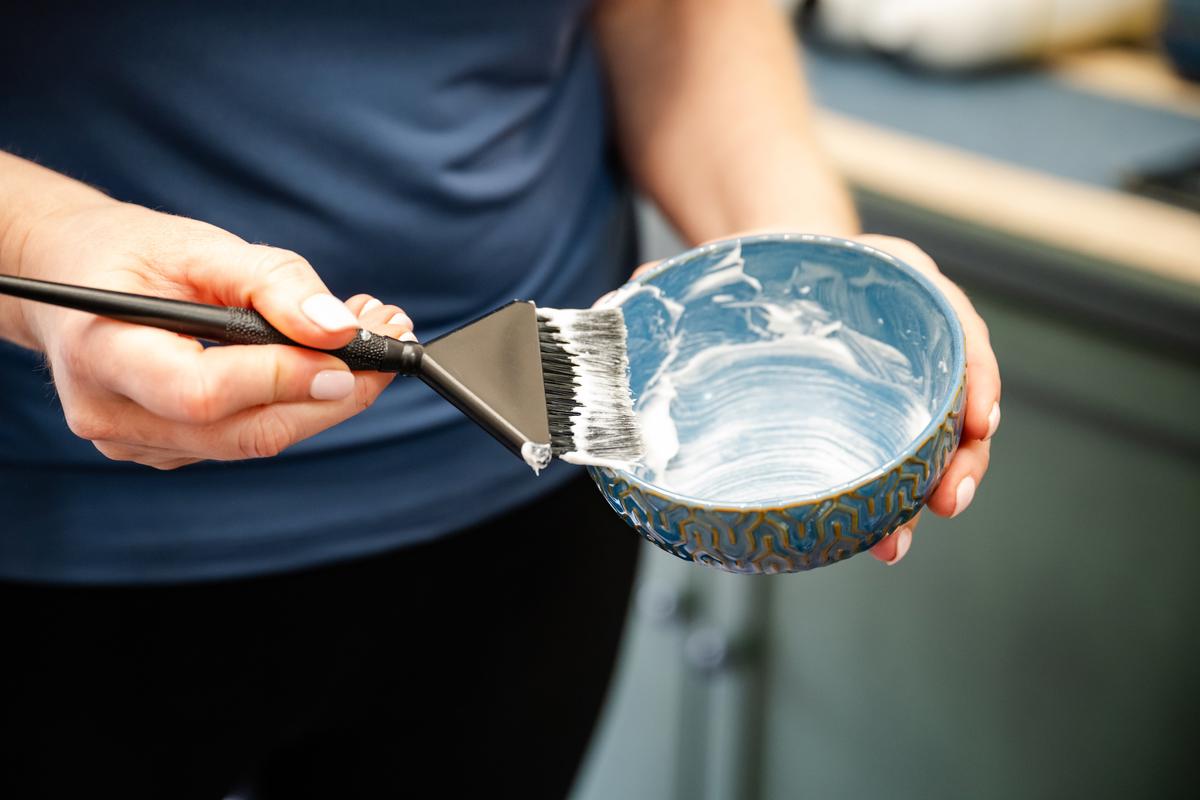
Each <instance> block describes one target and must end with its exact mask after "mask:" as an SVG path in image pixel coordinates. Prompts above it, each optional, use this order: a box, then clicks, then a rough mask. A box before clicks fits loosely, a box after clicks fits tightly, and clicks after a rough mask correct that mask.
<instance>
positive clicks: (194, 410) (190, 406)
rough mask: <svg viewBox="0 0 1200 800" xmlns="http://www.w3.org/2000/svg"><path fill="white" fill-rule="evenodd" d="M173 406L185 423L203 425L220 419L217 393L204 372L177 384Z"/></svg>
mask: <svg viewBox="0 0 1200 800" xmlns="http://www.w3.org/2000/svg"><path fill="white" fill-rule="evenodd" d="M175 404H176V406H177V407H178V408H179V414H180V416H181V417H182V418H183V419H184V420H185V421H187V422H190V423H193V424H196V425H203V424H207V423H209V422H215V421H216V420H217V419H219V418H220V413H219V409H218V407H217V392H216V391H215V389H214V387H213V384H212V381H211V380H209V378H208V375H207V373H206V372H204V371H197V372H196V373H194V374H193V375H192V376H191V377H189V378H187V379H185V380H183V381H181V382H180V384H179V388H178V391H177V393H176V396H175Z"/></svg>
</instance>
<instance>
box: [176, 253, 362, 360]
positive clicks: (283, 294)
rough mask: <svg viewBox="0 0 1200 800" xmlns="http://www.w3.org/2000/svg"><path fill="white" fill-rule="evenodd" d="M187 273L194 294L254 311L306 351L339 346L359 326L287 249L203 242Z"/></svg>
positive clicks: (305, 264) (189, 261)
mask: <svg viewBox="0 0 1200 800" xmlns="http://www.w3.org/2000/svg"><path fill="white" fill-rule="evenodd" d="M186 274H187V280H188V282H189V283H191V284H192V285H193V286H194V287H195V288H196V289H197V291H199V292H203V293H207V294H210V295H211V296H212V297H214V298H215V300H216V301H217V302H220V303H224V304H226V305H231V306H242V307H246V308H254V309H256V310H258V311H259V312H260V313H261V314H262V315H263V316H265V317H266V318H267V320H268V321H270V323H271V324H272V325H274V326H275V327H276V328H278V329H279V330H280V331H282V332H283V333H284V334H285V335H286V336H288V337H290V338H292V339H294V340H296V341H297V342H300V343H302V344H306V345H308V346H310V347H319V348H321V349H325V350H332V349H336V348H338V347H342V346H343V345H345V344H346V343H347V342H349V341H350V337H351V336H352V335H353V332H354V330H355V329H356V328H357V327H358V321H357V318H356V316H355V315H354V314H353V313H352V312H351V311H350V309H349V308H347V307H346V306H345V304H343V303H342V302H341V301H340V300H338V299H337V298H335V297H334V296H333V295H332V294H331V293H330V292H329V289H328V288H327V287H326V286H325V283H324V281H322V280H321V278H320V277H319V276H318V275H317V273H316V271H315V270H314V269H313V268H312V266H311V265H310V264H309V263H308V262H307V261H305V260H304V259H303V258H302V257H301V256H300V255H298V254H297V253H293V252H292V251H290V250H281V249H279V248H275V247H267V246H265V245H253V244H247V243H246V242H243V241H242V240H240V239H238V238H236V237H234V236H228V237H225V236H220V237H211V238H206V239H205V240H204V241H203V243H202V244H199V245H197V246H196V248H195V251H194V252H191V253H189V255H188V263H187V273H186Z"/></svg>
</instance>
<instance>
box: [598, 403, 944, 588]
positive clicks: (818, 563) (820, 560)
mask: <svg viewBox="0 0 1200 800" xmlns="http://www.w3.org/2000/svg"><path fill="white" fill-rule="evenodd" d="M964 388H965V387H964V385H963V384H962V383H960V384H959V387H958V390H957V392H956V394H955V399H954V403H953V404H952V406H951V408H950V410H949V411H948V412H947V413H946V415H945V417H944V418H943V419H942V423H941V424H940V425H938V426H937V428H936V429H935V430H934V432H933V433H932V434H931V435H930V436H929V438H928V439H926V440H925V441H924V442H922V443H921V444H920V445H919V446H918V447H917V448H916V450H915V451H914V452H913V453H912V455H910V456H909V457H908V458H907V459H905V460H904V461H903V462H901V463H900V464H898V465H897V466H896V467H895V468H893V469H892V470H891V471H890V472H887V473H886V474H884V475H882V476H880V477H877V478H875V479H873V480H870V481H867V482H865V483H863V484H861V485H859V486H855V487H853V488H851V489H848V490H846V491H843V492H841V493H840V494H837V495H832V496H830V497H823V498H819V499H816V500H810V501H806V502H803V503H797V504H795V505H785V506H780V507H778V508H763V509H755V510H753V511H747V510H743V509H736V508H728V509H723V508H720V507H717V506H714V507H711V508H708V507H701V506H693V505H685V504H683V503H680V502H677V501H676V500H673V499H671V498H669V497H666V496H664V495H662V494H659V493H658V492H655V491H654V490H653V489H651V488H649V487H643V486H639V485H637V484H636V483H633V482H631V481H628V480H625V479H623V478H622V477H620V476H619V475H618V474H617V473H616V472H614V471H612V470H609V469H602V468H597V467H589V468H588V471H589V472H590V473H591V476H592V479H593V480H594V481H595V482H596V485H597V486H599V487H600V492H601V494H603V495H604V499H605V500H607V501H608V504H609V505H610V506H612V508H613V510H614V511H616V512H617V514H619V515H620V516H621V517H622V518H623V519H624V520H625V521H626V522H627V523H628V524H629V525H630V526H632V527H633V528H634V529H635V530H636V531H637V532H638V533H640V534H641V535H642V536H644V537H645V538H646V539H649V540H650V541H651V542H653V543H654V544H655V545H656V546H658V547H659V548H661V549H663V550H665V551H667V552H668V553H670V554H671V555H673V556H676V557H678V558H682V559H684V560H685V561H694V562H696V563H698V564H704V565H706V566H710V567H717V568H718V569H723V570H725V571H727V572H737V573H741V574H746V575H772V574H775V573H780V572H801V571H803V570H808V569H814V568H816V567H823V566H826V565H828V564H833V563H836V562H838V561H841V560H842V559H845V558H849V557H850V556H852V555H854V554H856V553H860V552H862V551H864V550H867V549H869V548H871V547H872V546H873V545H874V544H876V543H877V542H878V541H879V540H880V539H882V538H883V537H884V536H885V535H887V533H888V532H889V531H892V530H894V529H895V528H896V527H898V526H900V525H903V524H904V523H905V522H908V521H909V520H910V519H912V518H913V517H914V516H915V515H916V513H917V511H919V510H920V509H921V507H922V506H923V505H924V504H925V501H926V499H927V498H928V497H929V495H930V494H931V493H932V492H933V490H934V489H936V488H937V483H938V481H939V480H941V477H942V475H943V474H944V472H945V470H946V466H947V464H949V463H950V458H951V456H953V454H954V451H955V450H956V449H957V448H958V442H959V439H960V438H961V437H962V409H963V401H964V397H965V395H966V392H965V391H964Z"/></svg>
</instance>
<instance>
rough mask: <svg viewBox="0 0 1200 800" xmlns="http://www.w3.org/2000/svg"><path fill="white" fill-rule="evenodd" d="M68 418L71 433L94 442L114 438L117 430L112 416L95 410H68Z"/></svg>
mask: <svg viewBox="0 0 1200 800" xmlns="http://www.w3.org/2000/svg"><path fill="white" fill-rule="evenodd" d="M66 420H67V428H68V429H70V431H71V433H73V434H75V435H76V436H78V437H79V438H80V439H86V440H87V441H90V442H93V443H94V442H97V441H104V440H106V439H113V438H115V434H116V432H117V425H116V423H115V422H114V421H113V420H112V418H110V417H108V416H106V415H104V414H97V413H95V412H93V411H88V410H83V409H76V410H67V412H66Z"/></svg>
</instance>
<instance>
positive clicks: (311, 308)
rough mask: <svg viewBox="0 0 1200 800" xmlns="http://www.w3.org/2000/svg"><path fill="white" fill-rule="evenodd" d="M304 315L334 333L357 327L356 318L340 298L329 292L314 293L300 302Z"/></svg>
mask: <svg viewBox="0 0 1200 800" xmlns="http://www.w3.org/2000/svg"><path fill="white" fill-rule="evenodd" d="M300 310H301V311H303V312H304V316H306V317H308V318H309V319H311V320H312V321H313V322H315V323H317V324H318V325H320V326H321V327H322V328H324V329H325V330H327V331H330V332H333V333H336V332H338V331H348V330H350V329H351V328H357V327H358V320H357V319H355V318H354V315H353V314H351V313H350V309H348V308H346V306H345V304H343V303H342V301H341V300H338V299H337V298H336V297H334V296H333V295H331V294H314V295H313V296H312V297H310V298H308V299H307V300H305V301H304V302H303V303H301V304H300Z"/></svg>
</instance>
